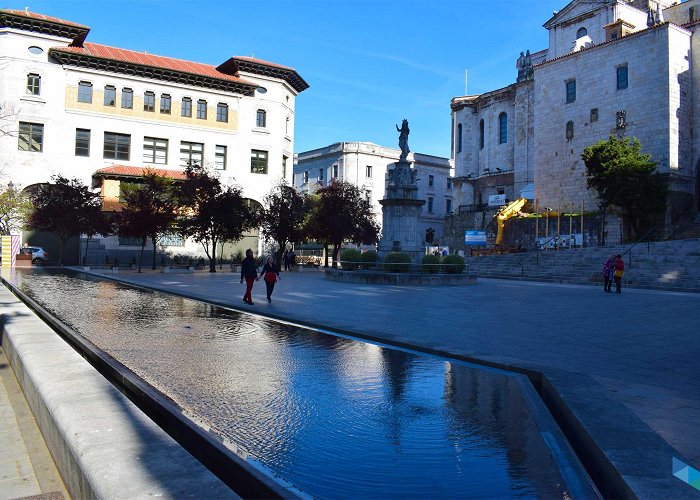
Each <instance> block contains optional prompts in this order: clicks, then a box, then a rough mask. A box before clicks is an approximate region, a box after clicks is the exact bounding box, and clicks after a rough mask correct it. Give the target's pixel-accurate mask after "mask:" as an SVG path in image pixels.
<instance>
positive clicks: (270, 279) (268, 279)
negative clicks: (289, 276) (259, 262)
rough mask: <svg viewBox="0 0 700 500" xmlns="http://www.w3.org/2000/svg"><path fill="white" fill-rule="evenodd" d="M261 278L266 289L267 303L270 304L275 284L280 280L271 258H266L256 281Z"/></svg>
mask: <svg viewBox="0 0 700 500" xmlns="http://www.w3.org/2000/svg"><path fill="white" fill-rule="evenodd" d="M260 278H262V279H263V280H264V281H265V287H266V288H267V303H268V304H271V303H272V291H273V290H274V289H275V283H276V282H278V281H279V280H280V272H279V270H277V269H275V260H274V259H273V258H272V257H268V258H267V262H265V265H264V266H263V268H262V271H261V272H260V276H259V277H258V279H260Z"/></svg>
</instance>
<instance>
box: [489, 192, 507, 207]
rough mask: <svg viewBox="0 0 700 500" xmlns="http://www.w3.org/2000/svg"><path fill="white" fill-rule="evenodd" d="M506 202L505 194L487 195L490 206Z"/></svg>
mask: <svg viewBox="0 0 700 500" xmlns="http://www.w3.org/2000/svg"><path fill="white" fill-rule="evenodd" d="M505 204H506V195H505V194H491V195H489V206H490V207H500V206H501V205H505Z"/></svg>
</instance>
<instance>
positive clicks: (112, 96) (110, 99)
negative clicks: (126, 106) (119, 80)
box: [102, 85, 117, 106]
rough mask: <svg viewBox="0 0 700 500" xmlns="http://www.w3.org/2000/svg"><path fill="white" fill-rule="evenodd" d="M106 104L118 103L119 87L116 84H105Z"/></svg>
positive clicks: (104, 100)
mask: <svg viewBox="0 0 700 500" xmlns="http://www.w3.org/2000/svg"><path fill="white" fill-rule="evenodd" d="M102 103H103V104H104V105H105V106H115V105H116V104H117V89H116V87H115V86H114V85H105V93H104V99H103V100H102Z"/></svg>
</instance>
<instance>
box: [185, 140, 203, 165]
mask: <svg viewBox="0 0 700 500" xmlns="http://www.w3.org/2000/svg"><path fill="white" fill-rule="evenodd" d="M203 157H204V144H202V143H201V142H187V141H181V142H180V166H181V167H186V166H187V164H188V163H197V164H198V165H201V164H202V158H203Z"/></svg>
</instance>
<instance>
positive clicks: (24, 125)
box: [17, 122, 44, 153]
mask: <svg viewBox="0 0 700 500" xmlns="http://www.w3.org/2000/svg"><path fill="white" fill-rule="evenodd" d="M17 148H18V149H19V150H20V151H31V152H33V153H41V152H42V151H43V150H44V125H43V124H41V123H28V122H19V141H18V144H17Z"/></svg>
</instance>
